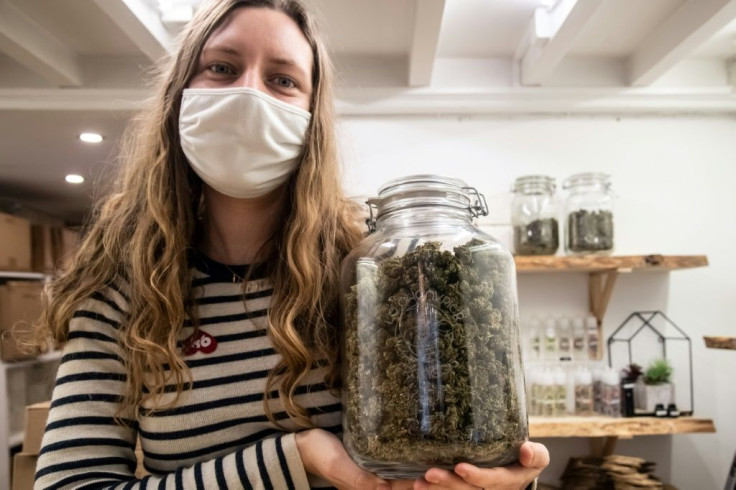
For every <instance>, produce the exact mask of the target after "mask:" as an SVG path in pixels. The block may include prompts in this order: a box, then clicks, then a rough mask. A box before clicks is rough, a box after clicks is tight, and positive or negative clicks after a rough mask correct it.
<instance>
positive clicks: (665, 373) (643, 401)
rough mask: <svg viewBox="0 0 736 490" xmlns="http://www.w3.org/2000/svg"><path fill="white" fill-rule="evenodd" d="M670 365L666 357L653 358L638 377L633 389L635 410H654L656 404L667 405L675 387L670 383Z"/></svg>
mask: <svg viewBox="0 0 736 490" xmlns="http://www.w3.org/2000/svg"><path fill="white" fill-rule="evenodd" d="M671 377H672V366H670V364H669V362H667V360H666V359H655V360H654V361H652V362H651V364H649V367H648V368H647V370H646V372H645V373H644V375H643V376H640V377H639V380H638V381H637V386H636V389H635V391H634V393H635V394H634V398H635V400H636V408H637V410H642V411H644V412H647V413H651V412H654V409H655V407H656V406H657V405H658V404H660V403H661V404H662V405H664V406H665V407H667V406H668V405H669V404H670V403H672V402H673V400H674V397H675V387H674V385H673V384H672V383H670V379H671Z"/></svg>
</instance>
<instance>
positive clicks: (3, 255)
mask: <svg viewBox="0 0 736 490" xmlns="http://www.w3.org/2000/svg"><path fill="white" fill-rule="evenodd" d="M0 270H2V271H30V270H31V223H30V222H29V221H28V220H26V219H23V218H19V217H17V216H12V215H10V214H5V213H0Z"/></svg>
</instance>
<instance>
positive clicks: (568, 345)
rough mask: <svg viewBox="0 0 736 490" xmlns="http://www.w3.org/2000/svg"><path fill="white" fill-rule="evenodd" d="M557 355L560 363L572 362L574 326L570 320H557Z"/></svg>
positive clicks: (564, 318)
mask: <svg viewBox="0 0 736 490" xmlns="http://www.w3.org/2000/svg"><path fill="white" fill-rule="evenodd" d="M557 339H558V343H557V353H558V356H559V359H560V361H572V343H573V341H572V326H571V323H570V319H569V318H566V317H562V318H559V319H557Z"/></svg>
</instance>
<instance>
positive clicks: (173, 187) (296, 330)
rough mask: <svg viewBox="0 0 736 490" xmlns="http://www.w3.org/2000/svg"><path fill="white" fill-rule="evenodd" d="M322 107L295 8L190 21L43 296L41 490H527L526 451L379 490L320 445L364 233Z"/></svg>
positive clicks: (210, 14) (233, 8)
mask: <svg viewBox="0 0 736 490" xmlns="http://www.w3.org/2000/svg"><path fill="white" fill-rule="evenodd" d="M331 104H332V93H331V74H330V66H329V63H328V59H327V57H326V55H325V51H324V48H323V47H322V44H321V43H320V41H319V39H318V37H317V34H316V32H315V30H314V26H313V24H312V21H311V20H310V18H309V16H308V15H307V14H306V12H305V11H304V9H303V7H302V6H301V5H300V4H299V3H298V2H297V1H293V0H249V1H237V0H218V1H214V2H211V3H209V4H207V5H205V6H202V7H200V9H199V11H198V13H197V16H196V18H195V19H194V21H193V22H192V23H191V25H190V26H189V27H188V30H187V31H186V32H185V33H184V35H183V38H182V44H181V48H180V50H179V53H178V55H177V57H176V59H175V60H173V61H172V63H171V66H169V67H168V68H167V70H166V71H165V72H164V73H163V74H162V76H161V79H160V83H159V89H158V92H157V94H156V95H155V97H154V98H153V100H152V101H151V102H150V103H149V104H148V105H147V107H146V109H145V110H144V111H143V113H142V115H141V116H140V117H139V118H138V119H136V120H135V121H134V124H133V125H132V129H131V132H130V135H129V138H128V139H127V140H126V141H125V143H124V145H123V164H124V165H123V171H122V173H121V176H120V178H119V181H118V183H117V187H116V188H115V190H114V192H113V193H111V194H110V195H109V197H107V198H106V199H105V200H104V201H103V202H102V203H101V205H100V206H99V207H98V210H97V214H96V217H95V219H94V221H93V224H92V226H91V228H90V230H89V233H88V234H87V237H86V238H85V240H84V243H83V245H82V248H81V249H80V251H79V253H78V254H77V256H76V258H75V260H74V263H73V266H72V267H71V268H70V270H69V271H68V272H66V273H65V274H64V275H63V276H61V277H60V278H59V279H58V280H56V281H55V282H54V283H53V284H51V285H50V287H49V289H48V299H47V308H46V311H45V314H44V317H43V318H42V327H43V328H42V330H44V332H45V333H47V334H48V333H50V334H51V335H52V336H53V337H54V338H55V339H56V340H57V341H59V342H66V345H65V347H64V355H63V359H62V364H61V366H60V369H59V373H58V376H57V382H56V388H55V390H54V395H53V400H52V404H51V411H50V414H49V421H48V424H47V427H46V432H45V435H44V440H43V447H42V449H41V454H40V456H39V462H38V466H37V473H36V488H60V487H64V486H68V487H83V488H92V487H95V488H97V487H110V488H112V487H116V486H124V487H125V488H137V487H138V486H140V487H152V486H155V487H158V488H164V487H168V488H210V487H215V486H217V487H219V488H241V487H246V488H249V487H254V488H277V489H281V488H284V489H286V488H308V487H309V486H310V485H311V486H312V487H319V486H331V485H332V486H337V487H340V488H361V489H362V488H366V489H368V488H382V487H383V488H389V486H392V487H394V488H412V487H414V488H434V487H438V488H439V487H447V488H477V487H483V486H493V485H497V484H498V485H499V488H501V487H504V485H505V486H506V487H509V488H520V487H521V486H522V485H523V484H525V483H527V482H529V481H531V480H532V479H533V478H534V477H535V476H536V475H537V474H538V473H539V472H540V471H541V469H542V468H543V467H544V466H546V464H547V454H546V450H545V449H544V448H543V447H542V446H539V445H533V444H528V445H525V446H524V447H523V448H522V454H521V460H522V463H524V464H525V465H526V468H525V467H521V466H519V467H517V468H501V469H493V470H489V469H478V468H475V467H473V466H471V465H467V464H461V465H458V467H457V469H456V472H455V473H450V472H446V471H442V470H439V469H433V470H430V471H429V472H428V473H427V475H426V479H422V480H418V481H394V482H388V481H386V480H383V479H381V478H379V477H377V476H375V475H372V474H370V473H368V472H365V471H363V470H361V469H360V468H358V467H357V466H356V465H355V464H354V463H353V462H352V461H351V460H350V458H349V457H348V456H347V454H346V452H345V450H344V448H343V446H342V444H341V443H340V441H339V439H338V438H337V437H335V436H334V435H333V434H332V433H334V432H339V430H340V412H339V410H340V404H339V398H337V397H336V396H335V392H334V390H331V388H334V384H333V382H334V379H335V374H336V370H337V354H336V353H337V338H338V331H337V329H336V327H335V325H337V321H336V318H335V303H336V301H337V293H336V291H337V271H338V268H339V267H338V266H339V262H340V260H341V259H342V257H343V256H344V255H345V254H346V253H347V252H348V251H349V250H350V249H351V248H352V247H353V246H354V245H355V244H356V243H357V242H358V241H359V239H360V237H361V230H360V229H359V228H358V227H357V225H356V221H357V220H356V219H355V216H356V214H355V211H354V209H353V207H352V206H350V205H349V203H348V201H346V200H345V198H344V197H343V195H342V194H341V192H340V180H339V177H338V164H337V156H336V150H335V148H336V144H335V140H334V134H333V120H334V117H333V114H332V106H331ZM232 264H241V265H232ZM242 264H248V265H242ZM137 436H140V439H141V441H142V449H143V452H144V454H145V466H146V469H147V470H148V471H149V472H150V473H151V475H149V476H146V477H145V478H143V479H141V480H137V479H135V477H134V476H133V475H134V470H135V457H134V446H135V442H136V437H137ZM430 482H431V483H430ZM504 488H505V487H504Z"/></svg>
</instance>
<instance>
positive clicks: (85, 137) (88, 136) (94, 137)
mask: <svg viewBox="0 0 736 490" xmlns="http://www.w3.org/2000/svg"><path fill="white" fill-rule="evenodd" d="M79 139H80V140H82V141H84V142H85V143H100V142H101V141H102V139H103V138H102V135H101V134H97V133H82V134H80V135H79Z"/></svg>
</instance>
